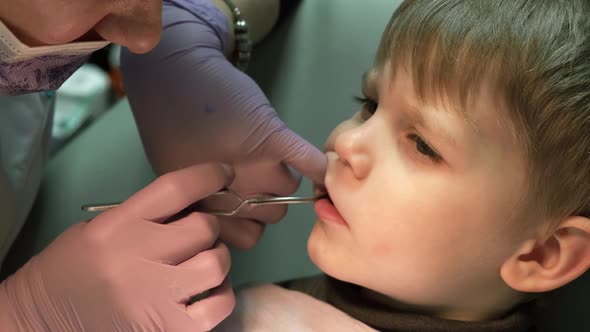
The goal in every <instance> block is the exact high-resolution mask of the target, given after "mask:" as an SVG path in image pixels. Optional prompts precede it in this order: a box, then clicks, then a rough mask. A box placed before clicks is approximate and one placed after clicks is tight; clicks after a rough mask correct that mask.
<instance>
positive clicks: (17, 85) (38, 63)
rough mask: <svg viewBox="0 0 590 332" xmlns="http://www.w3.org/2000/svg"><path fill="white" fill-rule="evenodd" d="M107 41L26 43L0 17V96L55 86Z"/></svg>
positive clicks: (44, 89) (48, 88)
mask: <svg viewBox="0 0 590 332" xmlns="http://www.w3.org/2000/svg"><path fill="white" fill-rule="evenodd" d="M108 44H109V42H107V41H100V42H78V43H70V44H64V45H52V46H39V47H29V46H27V45H25V44H23V43H22V42H21V41H20V40H18V38H16V36H14V34H12V32H11V31H10V30H9V29H8V28H7V27H6V26H5V25H4V24H3V23H2V22H1V21H0V96H1V95H18V94H23V93H29V92H37V91H46V90H56V89H57V88H59V87H60V86H61V84H62V83H63V82H64V81H65V80H66V79H67V78H68V77H70V75H72V73H73V72H74V71H76V70H77V69H78V68H79V67H80V66H81V65H82V64H83V63H84V62H85V61H86V59H87V58H88V56H89V55H90V53H92V52H94V51H96V50H98V49H101V48H103V47H105V46H106V45H108Z"/></svg>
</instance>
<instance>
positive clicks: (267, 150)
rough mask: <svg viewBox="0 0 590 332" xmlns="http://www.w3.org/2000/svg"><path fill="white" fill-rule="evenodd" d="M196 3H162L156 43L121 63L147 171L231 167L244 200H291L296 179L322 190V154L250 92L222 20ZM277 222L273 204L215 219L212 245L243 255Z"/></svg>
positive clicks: (253, 88)
mask: <svg viewBox="0 0 590 332" xmlns="http://www.w3.org/2000/svg"><path fill="white" fill-rule="evenodd" d="M196 3H202V4H203V5H202V8H201V9H202V10H201V11H199V12H198V13H197V12H196V11H195V12H194V13H191V12H189V11H187V10H185V9H181V8H177V7H174V6H172V5H166V4H165V5H164V8H163V27H164V30H163V33H162V40H161V42H160V44H159V45H158V46H157V47H156V48H155V49H154V50H153V51H152V52H149V53H147V54H144V55H134V54H131V53H130V52H128V51H126V50H124V51H123V54H122V56H121V68H122V72H123V78H124V83H125V89H126V91H127V94H128V96H129V102H130V104H131V108H132V110H133V113H134V115H135V120H136V122H137V125H138V128H139V131H140V133H141V136H142V139H143V143H144V145H145V149H146V152H147V155H148V158H149V159H150V161H151V163H152V165H153V167H154V168H155V170H156V172H158V173H163V172H167V171H170V170H173V169H177V168H179V167H185V166H187V165H192V164H197V163H203V162H212V161H215V162H224V163H228V164H232V165H234V166H235V168H236V179H235V181H234V184H233V185H232V189H234V190H236V191H237V192H238V193H240V194H241V195H243V196H248V195H251V194H254V193H268V194H275V195H288V194H291V193H292V192H294V191H295V190H296V189H297V187H298V185H299V181H300V176H299V174H297V173H296V172H298V173H300V174H303V175H304V176H307V177H309V178H311V179H312V180H313V181H315V182H318V183H322V182H323V178H324V173H325V168H326V159H325V156H324V154H323V153H322V152H320V151H319V150H318V149H317V148H316V147H314V146H313V145H312V144H310V143H309V142H307V141H306V140H305V139H303V138H302V137H300V136H298V135H297V134H296V133H294V132H293V131H291V130H290V129H289V128H287V126H286V125H285V123H284V122H282V121H281V120H280V119H279V117H278V116H277V113H276V112H275V110H274V109H273V108H272V106H271V105H270V103H269V101H268V100H267V98H266V97H265V96H264V94H263V92H262V91H261V90H260V88H259V87H258V86H257V85H256V83H255V82H254V81H253V80H252V79H251V78H250V77H248V76H247V75H245V74H244V73H242V72H241V71H239V70H237V69H236V68H234V66H233V65H232V64H231V63H230V62H229V61H228V60H227V58H226V56H225V54H224V51H226V48H227V47H228V43H230V41H229V38H228V29H227V25H226V22H225V21H226V20H227V18H226V17H225V16H223V14H221V12H220V11H218V10H217V9H215V8H214V7H211V4H210V3H209V2H208V1H196ZM205 3H209V7H208V6H206V5H204V4H205ZM220 15H221V17H220ZM293 170H295V171H296V172H293ZM285 213H286V207H284V206H278V205H275V206H266V207H258V208H256V209H252V210H250V211H246V212H245V213H244V214H241V215H240V216H239V217H237V218H236V217H232V218H227V217H226V218H220V222H221V238H222V239H223V240H224V241H227V242H228V243H230V244H232V245H234V246H236V247H241V248H248V247H251V246H253V245H254V244H255V243H256V242H257V241H258V239H259V237H260V235H261V233H262V230H263V225H264V224H266V223H272V222H277V221H278V220H280V219H281V218H282V217H283V216H284V214H285Z"/></svg>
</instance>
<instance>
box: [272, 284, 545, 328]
mask: <svg viewBox="0 0 590 332" xmlns="http://www.w3.org/2000/svg"><path fill="white" fill-rule="evenodd" d="M279 286H281V287H284V288H287V289H290V290H295V291H299V292H302V293H305V294H308V295H310V296H312V297H314V298H316V299H318V300H320V301H323V302H326V303H329V304H331V305H332V306H334V307H336V308H338V309H339V310H341V311H343V312H345V313H346V314H348V315H349V316H351V317H353V318H355V319H357V320H359V321H361V322H363V323H365V324H367V325H369V326H370V327H372V328H374V329H377V330H379V331H383V332H390V331H391V332H393V331H395V332H443V331H444V332H447V331H448V332H451V331H452V332H473V331H476V332H488V331H489V332H534V331H535V328H534V326H533V325H532V319H531V316H530V314H529V310H530V309H529V307H530V306H524V307H521V308H519V309H518V310H515V311H513V312H511V313H510V314H508V315H507V316H505V317H504V318H501V319H498V320H493V321H485V322H463V321H455V320H448V319H442V318H436V317H431V316H427V315H420V314H412V313H404V312H399V311H394V310H393V309H391V308H388V307H386V306H384V305H382V304H379V303H376V302H375V301H371V300H370V299H367V298H366V297H365V296H362V293H361V290H362V287H360V286H358V285H354V284H350V283H346V282H342V281H339V280H336V279H334V278H332V277H330V276H327V275H319V276H313V277H308V278H302V279H295V280H290V281H285V282H282V283H279Z"/></svg>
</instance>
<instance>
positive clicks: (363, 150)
mask: <svg viewBox="0 0 590 332" xmlns="http://www.w3.org/2000/svg"><path fill="white" fill-rule="evenodd" d="M371 140H374V138H372V137H371V135H370V131H368V130H366V129H364V128H363V126H358V127H355V128H351V129H348V130H346V131H344V132H342V133H340V135H338V137H337V138H336V140H335V142H334V151H335V152H336V154H337V155H338V157H339V159H340V161H341V162H343V163H344V164H345V166H346V167H350V169H351V171H352V173H353V174H354V176H355V177H356V178H357V179H363V178H365V177H367V176H368V175H369V173H370V171H371V165H372V158H371V144H374V143H375V142H373V143H371Z"/></svg>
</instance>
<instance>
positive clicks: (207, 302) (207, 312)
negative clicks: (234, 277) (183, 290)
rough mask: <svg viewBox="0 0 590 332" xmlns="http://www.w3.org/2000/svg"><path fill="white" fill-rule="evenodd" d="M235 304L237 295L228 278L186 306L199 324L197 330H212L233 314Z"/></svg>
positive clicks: (189, 313)
mask: <svg viewBox="0 0 590 332" xmlns="http://www.w3.org/2000/svg"><path fill="white" fill-rule="evenodd" d="M235 305H236V297H235V294H234V291H233V289H232V287H231V282H230V281H229V279H228V278H226V279H225V280H224V281H223V283H222V284H221V285H220V286H219V287H217V288H215V289H214V290H212V291H211V293H210V294H209V295H208V296H207V297H206V298H204V299H202V300H200V301H197V302H195V303H193V304H191V305H189V306H188V307H186V312H187V314H188V315H189V316H190V317H191V318H192V319H193V320H194V322H195V324H196V326H198V328H197V329H196V330H198V331H211V330H212V329H213V328H214V327H215V326H217V325H218V324H219V323H221V322H222V321H223V320H224V319H226V318H227V317H228V316H229V315H230V314H231V312H232V311H233V309H234V307H235Z"/></svg>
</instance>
